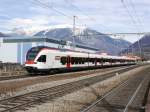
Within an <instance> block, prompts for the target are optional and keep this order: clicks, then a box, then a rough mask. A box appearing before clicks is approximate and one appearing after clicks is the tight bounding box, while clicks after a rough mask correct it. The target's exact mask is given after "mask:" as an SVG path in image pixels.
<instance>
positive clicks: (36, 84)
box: [0, 67, 124, 99]
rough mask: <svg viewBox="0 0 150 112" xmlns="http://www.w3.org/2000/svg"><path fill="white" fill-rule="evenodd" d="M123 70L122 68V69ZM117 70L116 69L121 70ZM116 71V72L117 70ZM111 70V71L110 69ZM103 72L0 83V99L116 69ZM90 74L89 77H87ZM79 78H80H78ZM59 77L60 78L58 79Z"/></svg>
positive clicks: (84, 72) (107, 71)
mask: <svg viewBox="0 0 150 112" xmlns="http://www.w3.org/2000/svg"><path fill="white" fill-rule="evenodd" d="M123 68H124V67H123ZM123 68H118V69H123ZM118 69H117V70H118ZM110 70H111V69H110ZM102 71H103V70H96V72H100V73H93V74H91V73H92V72H91V70H90V71H89V72H88V73H87V71H83V72H78V75H77V73H71V74H69V73H68V74H64V75H58V76H57V75H53V76H39V77H32V78H23V79H17V80H16V79H14V80H8V81H0V99H4V98H9V97H12V96H17V95H21V94H25V93H29V92H32V91H38V90H41V89H46V88H50V87H53V86H57V85H61V84H64V83H69V82H73V81H77V80H81V79H85V78H88V77H94V76H97V75H103V74H104V73H110V72H112V71H116V69H114V70H111V71H109V69H107V70H106V71H105V72H104V71H103V72H102ZM87 74H90V75H87ZM79 76H80V77H79ZM60 77H61V78H60Z"/></svg>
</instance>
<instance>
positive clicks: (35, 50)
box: [26, 47, 41, 60]
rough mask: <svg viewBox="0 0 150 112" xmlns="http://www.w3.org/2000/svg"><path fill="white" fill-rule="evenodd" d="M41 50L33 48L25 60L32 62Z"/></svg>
mask: <svg viewBox="0 0 150 112" xmlns="http://www.w3.org/2000/svg"><path fill="white" fill-rule="evenodd" d="M40 50H41V48H40V47H33V48H31V49H30V50H29V51H28V53H27V57H26V59H27V60H34V59H35V57H36V55H37V54H38V52H39V51H40Z"/></svg>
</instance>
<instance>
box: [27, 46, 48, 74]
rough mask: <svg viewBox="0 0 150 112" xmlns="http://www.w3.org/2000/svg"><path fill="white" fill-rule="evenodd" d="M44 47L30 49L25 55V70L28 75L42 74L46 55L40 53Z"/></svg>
mask: <svg viewBox="0 0 150 112" xmlns="http://www.w3.org/2000/svg"><path fill="white" fill-rule="evenodd" d="M42 49H44V46H38V47H32V48H31V49H29V51H28V52H27V55H26V62H25V69H26V70H27V71H28V73H40V72H44V71H46V70H47V69H45V68H46V53H44V52H42V51H43V50H42Z"/></svg>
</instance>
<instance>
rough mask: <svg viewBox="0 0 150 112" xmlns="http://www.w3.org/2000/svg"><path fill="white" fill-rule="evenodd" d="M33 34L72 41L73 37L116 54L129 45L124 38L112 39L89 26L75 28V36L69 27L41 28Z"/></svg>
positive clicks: (82, 43) (77, 41)
mask: <svg viewBox="0 0 150 112" xmlns="http://www.w3.org/2000/svg"><path fill="white" fill-rule="evenodd" d="M34 36H40V37H47V38H51V39H59V40H65V41H73V37H74V41H75V43H76V44H81V45H85V46H88V47H93V48H97V49H99V51H100V52H106V53H108V54H111V55H118V53H119V52H121V51H122V50H124V49H126V48H128V47H129V46H130V45H131V43H130V42H128V41H126V40H123V39H114V38H111V37H109V36H107V35H104V34H102V33H100V32H98V31H96V30H93V29H89V28H85V29H76V31H75V36H73V31H72V29H71V28H55V29H50V30H43V31H40V32H38V33H36V34H35V35H34Z"/></svg>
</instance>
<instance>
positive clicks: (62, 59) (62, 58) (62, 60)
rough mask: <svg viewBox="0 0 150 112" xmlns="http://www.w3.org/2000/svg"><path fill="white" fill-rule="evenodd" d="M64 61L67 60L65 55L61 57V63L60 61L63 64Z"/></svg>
mask: <svg viewBox="0 0 150 112" xmlns="http://www.w3.org/2000/svg"><path fill="white" fill-rule="evenodd" d="M66 62H67V58H66V57H61V63H62V64H63V65H65V64H66Z"/></svg>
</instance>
